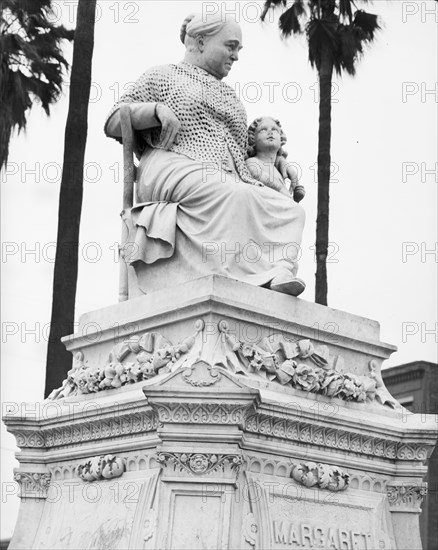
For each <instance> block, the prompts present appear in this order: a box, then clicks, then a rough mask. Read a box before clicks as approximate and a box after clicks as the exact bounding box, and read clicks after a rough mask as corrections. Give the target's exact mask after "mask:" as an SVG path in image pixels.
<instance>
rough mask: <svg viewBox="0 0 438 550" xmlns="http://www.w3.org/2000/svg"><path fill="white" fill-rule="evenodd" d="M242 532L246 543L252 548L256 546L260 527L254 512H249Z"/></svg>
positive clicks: (244, 520) (244, 519)
mask: <svg viewBox="0 0 438 550" xmlns="http://www.w3.org/2000/svg"><path fill="white" fill-rule="evenodd" d="M242 531H243V536H244V538H245V540H246V542H249V544H250V545H251V546H255V544H256V540H257V533H258V532H259V527H258V525H257V521H256V519H255V517H254V514H253V513H252V512H248V514H246V516H245V517H244V518H243V525H242Z"/></svg>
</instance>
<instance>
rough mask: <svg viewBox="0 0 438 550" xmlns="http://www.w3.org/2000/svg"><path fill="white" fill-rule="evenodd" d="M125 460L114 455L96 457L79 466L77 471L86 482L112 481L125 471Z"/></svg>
mask: <svg viewBox="0 0 438 550" xmlns="http://www.w3.org/2000/svg"><path fill="white" fill-rule="evenodd" d="M125 469H126V466H125V460H124V459H123V458H120V457H116V456H114V455H105V456H94V457H92V458H90V459H88V460H87V461H85V462H82V463H81V464H79V465H78V467H77V469H76V471H77V474H78V476H79V477H80V478H81V479H83V480H84V481H97V480H98V479H112V478H115V477H120V476H121V475H122V474H123V472H124V471H125Z"/></svg>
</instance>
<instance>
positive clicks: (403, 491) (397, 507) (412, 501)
mask: <svg viewBox="0 0 438 550" xmlns="http://www.w3.org/2000/svg"><path fill="white" fill-rule="evenodd" d="M386 494H387V496H388V502H389V506H390V509H391V511H393V512H396V511H398V512H402V511H403V512H415V513H418V512H419V511H421V503H422V502H423V498H424V496H425V495H426V494H427V484H425V483H422V484H419V485H410V484H400V485H399V484H388V485H387V493H386Z"/></svg>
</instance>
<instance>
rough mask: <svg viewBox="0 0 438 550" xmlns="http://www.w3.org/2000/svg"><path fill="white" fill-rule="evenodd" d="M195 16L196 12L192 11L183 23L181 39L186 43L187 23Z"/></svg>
mask: <svg viewBox="0 0 438 550" xmlns="http://www.w3.org/2000/svg"><path fill="white" fill-rule="evenodd" d="M194 17H195V14H194V13H192V14H191V15H188V16H187V17H186V18H185V19H184V21H183V24H182V25H181V31H180V33H179V37H180V39H181V42H182V43H183V44H184V43H185V40H186V34H187V25H188V24H189V23H190V21H191V20H192V19H193V18H194Z"/></svg>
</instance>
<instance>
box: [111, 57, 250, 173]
mask: <svg viewBox="0 0 438 550" xmlns="http://www.w3.org/2000/svg"><path fill="white" fill-rule="evenodd" d="M135 102H158V103H163V104H165V105H167V106H168V107H170V109H172V111H173V112H174V113H175V115H176V117H177V118H178V120H179V122H180V123H181V129H180V131H179V132H178V137H177V140H176V142H175V143H174V144H173V145H172V146H171V148H170V150H171V151H173V152H175V153H180V154H183V155H186V156H187V157H189V158H191V159H193V160H197V161H201V162H206V163H214V164H215V165H216V166H218V167H219V168H221V169H223V170H226V171H230V162H229V161H230V158H229V157H230V155H231V157H232V160H233V161H234V165H235V169H236V170H237V172H238V174H239V176H240V178H241V179H242V180H243V181H245V182H247V183H256V182H255V180H254V179H253V178H252V177H251V175H250V173H249V171H248V169H247V167H246V165H245V162H244V161H245V155H246V149H247V139H248V137H247V121H246V113H245V108H244V107H243V105H242V103H241V102H240V100H239V99H238V97H237V95H236V93H235V91H234V90H233V89H232V88H231V86H229V85H228V84H226V83H225V82H223V81H222V80H218V79H217V78H215V77H214V76H212V75H211V74H209V73H208V72H206V71H205V70H204V69H201V68H200V67H197V66H196V65H191V64H190V63H186V62H181V63H178V64H175V65H162V66H158V67H154V68H152V69H150V70H148V71H146V72H145V73H144V74H143V75H142V76H141V77H140V78H139V79H138V80H137V82H136V83H135V84H134V85H133V87H132V88H131V89H130V90H129V91H128V92H127V93H126V94H124V95H123V96H122V97H121V98H120V101H118V102H117V103H116V104H115V105H114V107H113V108H112V110H111V111H110V113H109V116H108V119H107V123H106V125H105V131H106V127H107V124H108V121H109V119H110V118H111V116H112V114H113V113H114V112H115V111H116V110H117V109H118V108H119V106H120V104H121V103H135ZM160 131H161V129H160V128H159V127H157V128H152V129H150V130H145V131H143V132H142V139H143V140H144V141H143V148H144V147H145V146H146V145H148V146H150V147H153V148H160V139H159V138H160ZM116 139H117V138H116Z"/></svg>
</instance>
